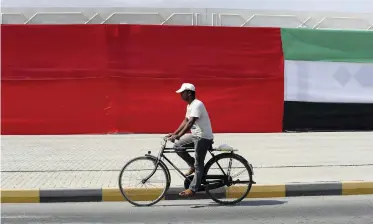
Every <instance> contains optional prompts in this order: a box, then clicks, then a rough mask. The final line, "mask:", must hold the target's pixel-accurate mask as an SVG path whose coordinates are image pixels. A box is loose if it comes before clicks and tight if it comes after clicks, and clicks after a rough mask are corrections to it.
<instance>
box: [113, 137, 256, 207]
mask: <svg viewBox="0 0 373 224" xmlns="http://www.w3.org/2000/svg"><path fill="white" fill-rule="evenodd" d="M167 140H168V139H167V138H163V141H162V143H161V149H160V150H159V152H158V156H157V157H156V156H153V155H151V151H148V153H147V154H145V155H144V156H140V157H135V158H133V159H131V160H130V161H128V162H127V163H126V164H125V165H124V166H123V168H122V170H121V171H120V174H119V189H120V192H121V194H122V196H123V197H124V198H125V199H126V200H127V201H128V202H130V203H131V204H132V205H135V206H151V205H154V204H156V203H158V202H159V201H160V200H161V199H162V198H163V197H164V196H165V194H166V192H167V191H168V190H169V188H170V185H171V175H170V170H169V169H168V167H167V165H166V163H165V162H164V161H163V160H166V161H167V162H168V163H169V164H171V166H172V167H174V168H175V170H176V171H178V173H179V174H181V175H182V176H183V177H184V188H185V189H187V188H188V187H189V184H190V182H191V181H192V179H193V175H190V176H185V174H183V173H182V172H181V171H180V169H179V168H177V167H176V166H175V164H174V163H172V162H171V161H170V160H169V159H168V158H167V157H166V156H165V155H164V154H167V153H176V150H179V149H185V150H186V151H187V152H194V148H192V147H183V148H177V149H176V148H174V147H172V148H167V147H166V144H167ZM235 151H238V150H237V149H233V148H231V147H228V148H227V147H224V146H222V145H220V146H219V147H217V148H214V147H213V144H212V145H211V147H210V149H209V150H208V152H209V153H210V154H211V156H212V158H211V159H210V160H209V161H208V162H207V163H206V165H205V167H204V175H203V177H202V184H201V187H200V189H199V191H198V192H200V191H205V192H206V193H207V195H208V196H209V197H210V198H211V199H212V200H213V201H215V202H216V203H219V204H223V205H233V204H236V203H238V202H240V201H242V200H243V199H244V198H246V196H247V195H248V194H249V192H250V190H251V187H252V184H255V183H256V182H255V181H253V179H252V176H253V175H254V170H253V166H252V165H251V164H250V163H249V162H248V161H247V160H246V159H245V158H244V157H242V156H240V155H238V154H236V153H235ZM214 152H221V153H220V154H218V155H215V154H214ZM162 159H163V160H162ZM223 159H229V167H228V171H227V173H226V172H225V171H224V170H223V168H222V167H221V165H220V164H219V161H220V160H223ZM232 160H237V161H239V162H240V163H241V164H242V165H243V167H244V168H245V169H244V170H243V171H246V172H247V174H248V176H249V180H239V179H238V180H236V181H233V177H232V176H231V175H230V174H231V168H232V167H231V166H232ZM138 161H147V162H150V164H153V165H154V168H151V169H142V170H141V171H144V170H145V171H147V174H146V176H145V177H143V178H141V181H140V183H141V184H145V183H146V182H148V181H149V179H150V178H152V177H153V175H155V174H156V172H157V171H158V168H160V169H159V170H160V171H162V173H163V175H162V176H163V177H164V178H165V179H166V183H165V187H164V188H156V189H155V190H150V191H147V193H146V196H145V195H142V194H141V191H139V190H138V188H123V186H122V179H123V177H122V175H123V173H124V172H125V171H126V170H130V169H129V167H130V165H132V164H134V163H135V162H138ZM215 163H216V164H217V165H218V168H215V170H219V169H220V171H221V172H222V174H220V175H213V174H210V175H209V171H211V170H214V169H213V168H212V166H213V165H214V164H215ZM135 171H136V172H139V171H140V170H138V169H137V170H136V169H135ZM241 173H242V172H241ZM237 183H243V184H245V186H246V185H247V189H246V190H239V189H241V188H239V187H238V188H236V189H235V188H233V190H231V191H230V192H228V193H229V194H230V195H232V196H231V197H233V198H236V197H235V195H237V192H242V193H243V194H242V196H240V197H237V198H236V200H234V201H232V202H225V201H222V200H220V198H219V197H218V195H219V194H215V193H214V192H213V190H218V189H219V188H222V187H228V188H229V187H232V186H233V185H235V184H237ZM228 190H229V189H228ZM225 192H227V191H224V194H225ZM156 193H160V195H159V196H155V194H156ZM149 194H150V195H151V196H153V197H154V200H153V201H151V202H150V203H146V204H140V203H138V202H135V200H134V199H139V200H140V201H144V200H143V199H144V198H145V197H146V198H148V197H149ZM220 195H221V194H220ZM132 196H133V197H134V199H131V197H132ZM225 198H228V197H225Z"/></svg>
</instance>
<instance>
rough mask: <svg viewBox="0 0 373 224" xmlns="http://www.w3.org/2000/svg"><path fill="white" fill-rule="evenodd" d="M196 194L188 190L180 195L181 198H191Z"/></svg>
mask: <svg viewBox="0 0 373 224" xmlns="http://www.w3.org/2000/svg"><path fill="white" fill-rule="evenodd" d="M194 194H195V192H194V191H192V190H190V189H187V190H185V191H182V192H180V193H179V195H180V196H183V197H191V196H193V195H194Z"/></svg>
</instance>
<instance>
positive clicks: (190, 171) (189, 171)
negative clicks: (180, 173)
mask: <svg viewBox="0 0 373 224" xmlns="http://www.w3.org/2000/svg"><path fill="white" fill-rule="evenodd" d="M195 171H196V168H194V167H191V168H190V169H189V170H188V172H186V173H185V176H189V175H191V174H193V173H194V172H195Z"/></svg>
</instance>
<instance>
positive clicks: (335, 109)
mask: <svg viewBox="0 0 373 224" xmlns="http://www.w3.org/2000/svg"><path fill="white" fill-rule="evenodd" d="M281 39H282V48H283V52H284V59H285V62H284V87H285V88H284V91H285V93H284V96H285V102H284V118H283V130H284V131H307V130H309V131H348V130H373V32H372V31H341V30H309V29H282V30H281Z"/></svg>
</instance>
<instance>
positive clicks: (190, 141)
mask: <svg viewBox="0 0 373 224" xmlns="http://www.w3.org/2000/svg"><path fill="white" fill-rule="evenodd" d="M211 146H212V140H210V139H205V138H200V137H196V136H193V135H191V134H188V135H184V136H183V137H181V138H180V140H179V141H177V142H176V143H175V145H174V147H175V149H176V153H177V154H178V155H179V156H180V157H181V158H182V159H183V160H184V161H185V162H186V163H187V164H188V165H189V167H193V166H194V168H195V175H194V178H193V180H192V182H191V183H190V185H189V189H191V190H192V191H194V192H197V191H198V188H199V187H200V186H201V180H202V176H203V170H204V165H205V158H206V154H207V151H208V150H209V149H210V148H211ZM178 147H194V149H195V158H193V157H192V156H190V154H189V153H188V152H186V149H178Z"/></svg>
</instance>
